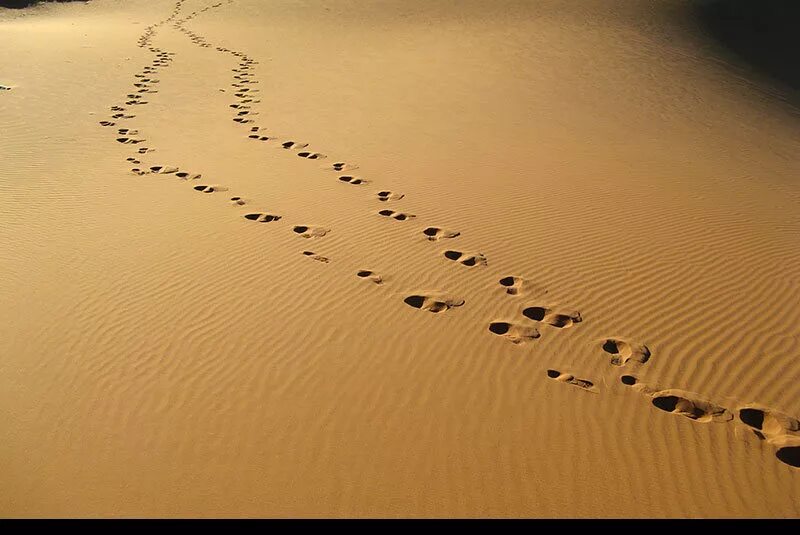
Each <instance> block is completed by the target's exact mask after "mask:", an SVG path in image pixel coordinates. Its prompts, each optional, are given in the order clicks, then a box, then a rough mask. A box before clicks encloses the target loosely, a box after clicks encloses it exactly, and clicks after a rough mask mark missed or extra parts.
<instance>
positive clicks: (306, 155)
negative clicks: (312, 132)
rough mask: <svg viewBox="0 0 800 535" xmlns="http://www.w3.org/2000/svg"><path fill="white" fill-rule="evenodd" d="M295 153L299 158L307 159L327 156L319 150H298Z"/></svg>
mask: <svg viewBox="0 0 800 535" xmlns="http://www.w3.org/2000/svg"><path fill="white" fill-rule="evenodd" d="M297 155H298V156H300V157H301V158H307V159H309V160H324V159H325V158H327V156H325V155H324V154H321V153H319V152H306V151H303V152H298V153H297Z"/></svg>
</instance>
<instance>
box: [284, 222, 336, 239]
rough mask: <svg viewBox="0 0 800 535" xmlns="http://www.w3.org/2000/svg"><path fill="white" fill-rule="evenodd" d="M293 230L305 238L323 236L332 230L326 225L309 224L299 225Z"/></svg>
mask: <svg viewBox="0 0 800 535" xmlns="http://www.w3.org/2000/svg"><path fill="white" fill-rule="evenodd" d="M292 230H293V231H294V232H295V233H296V234H299V235H300V236H302V237H303V238H321V237H323V236H324V235H326V234H327V233H328V232H330V230H329V229H326V228H324V227H309V226H307V225H297V226H296V227H294V228H293V229H292Z"/></svg>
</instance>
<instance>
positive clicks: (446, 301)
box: [403, 292, 465, 314]
mask: <svg viewBox="0 0 800 535" xmlns="http://www.w3.org/2000/svg"><path fill="white" fill-rule="evenodd" d="M403 302H404V303H405V304H407V305H408V306H410V307H413V308H417V309H419V310H425V311H427V312H432V313H434V314H439V313H440V312H445V311H446V310H449V309H451V308H454V307H460V306H463V305H464V302H465V301H464V300H463V299H459V298H457V297H454V296H452V295H448V294H443V293H438V292H435V293H430V294H417V295H410V296H408V297H406V298H405V299H403Z"/></svg>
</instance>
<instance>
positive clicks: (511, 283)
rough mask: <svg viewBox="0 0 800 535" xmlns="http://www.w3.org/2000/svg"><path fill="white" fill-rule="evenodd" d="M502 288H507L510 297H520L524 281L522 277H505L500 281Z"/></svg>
mask: <svg viewBox="0 0 800 535" xmlns="http://www.w3.org/2000/svg"><path fill="white" fill-rule="evenodd" d="M499 282H500V286H502V287H503V288H505V290H506V293H507V294H508V295H519V292H520V290H521V289H522V284H523V283H524V280H523V279H522V277H513V276H510V277H503V278H502V279H500V281H499Z"/></svg>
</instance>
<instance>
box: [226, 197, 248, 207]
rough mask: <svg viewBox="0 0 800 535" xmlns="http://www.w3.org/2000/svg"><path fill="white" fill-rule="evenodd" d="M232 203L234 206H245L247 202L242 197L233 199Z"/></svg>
mask: <svg viewBox="0 0 800 535" xmlns="http://www.w3.org/2000/svg"><path fill="white" fill-rule="evenodd" d="M230 203H231V204H232V205H234V206H244V205H245V204H247V202H246V201H245V200H244V199H242V198H241V197H231V198H230Z"/></svg>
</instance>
